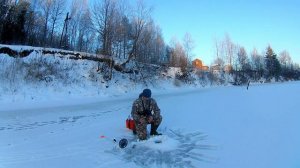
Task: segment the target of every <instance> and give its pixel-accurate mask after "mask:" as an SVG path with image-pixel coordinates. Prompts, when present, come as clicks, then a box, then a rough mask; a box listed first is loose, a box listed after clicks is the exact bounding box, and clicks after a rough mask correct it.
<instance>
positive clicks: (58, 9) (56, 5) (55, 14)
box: [50, 0, 66, 46]
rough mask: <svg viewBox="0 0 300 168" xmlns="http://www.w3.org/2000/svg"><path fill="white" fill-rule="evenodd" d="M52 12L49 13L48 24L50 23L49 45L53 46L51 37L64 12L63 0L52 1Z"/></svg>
mask: <svg viewBox="0 0 300 168" xmlns="http://www.w3.org/2000/svg"><path fill="white" fill-rule="evenodd" d="M52 5H53V7H52V11H51V12H50V23H51V33H50V44H51V46H54V45H53V35H54V30H55V28H56V27H57V22H59V21H60V20H61V18H62V16H63V12H64V11H65V7H66V6H65V5H66V1H65V0H53V2H52Z"/></svg>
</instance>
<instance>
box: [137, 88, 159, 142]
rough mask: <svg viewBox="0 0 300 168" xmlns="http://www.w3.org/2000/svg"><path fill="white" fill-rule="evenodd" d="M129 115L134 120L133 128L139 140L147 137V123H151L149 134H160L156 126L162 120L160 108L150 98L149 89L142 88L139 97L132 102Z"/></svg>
mask: <svg viewBox="0 0 300 168" xmlns="http://www.w3.org/2000/svg"><path fill="white" fill-rule="evenodd" d="M131 116H132V118H133V120H134V122H135V130H133V133H135V134H137V136H138V138H139V140H146V139H147V125H148V124H151V131H150V135H161V134H160V133H158V132H157V128H158V126H159V124H160V123H161V121H162V116H161V115H160V109H159V107H158V106H157V103H156V101H155V100H154V99H153V98H151V90H150V89H144V90H143V92H142V93H141V94H140V95H139V98H138V99H136V100H135V101H134V102H133V105H132V111H131Z"/></svg>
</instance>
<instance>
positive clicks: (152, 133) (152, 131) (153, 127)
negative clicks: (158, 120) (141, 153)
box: [150, 124, 162, 135]
mask: <svg viewBox="0 0 300 168" xmlns="http://www.w3.org/2000/svg"><path fill="white" fill-rule="evenodd" d="M157 128H158V125H157V126H156V125H154V124H151V131H150V135H162V134H161V133H158V132H157V131H156V130H157Z"/></svg>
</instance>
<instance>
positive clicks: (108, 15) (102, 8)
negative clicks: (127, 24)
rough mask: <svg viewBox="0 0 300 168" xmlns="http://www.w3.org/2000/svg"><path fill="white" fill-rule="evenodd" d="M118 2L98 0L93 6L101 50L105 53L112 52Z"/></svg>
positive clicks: (109, 53) (114, 0)
mask: <svg viewBox="0 0 300 168" xmlns="http://www.w3.org/2000/svg"><path fill="white" fill-rule="evenodd" d="M117 2H118V1H116V0H103V1H96V2H95V4H94V8H93V16H94V17H93V18H94V23H95V26H96V30H97V32H98V33H99V34H100V43H101V51H100V52H101V53H102V54H105V55H111V54H112V44H113V37H114V31H115V29H114V28H115V27H114V26H115V25H114V23H115V21H114V19H115V18H116V12H117Z"/></svg>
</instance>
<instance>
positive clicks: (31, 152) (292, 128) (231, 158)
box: [0, 82, 300, 168]
mask: <svg viewBox="0 0 300 168" xmlns="http://www.w3.org/2000/svg"><path fill="white" fill-rule="evenodd" d="M152 90H153V97H154V98H156V100H157V102H158V105H159V106H160V108H161V110H162V115H163V122H162V124H161V126H160V128H159V131H161V132H163V133H164V139H163V143H162V144H159V145H160V146H159V145H155V144H153V143H152V141H151V140H149V141H147V142H138V143H137V147H136V148H125V149H119V148H117V147H116V146H117V145H116V144H115V143H113V142H112V138H116V139H120V138H124V137H125V138H128V139H132V138H133V135H132V134H131V132H130V131H129V130H127V129H126V128H125V119H126V118H127V116H128V115H129V113H130V110H131V104H132V102H133V100H134V99H135V98H136V97H137V96H138V94H135V93H131V94H123V95H119V96H117V97H109V98H105V97H102V98H101V99H100V98H99V99H89V98H88V99H86V98H85V97H82V98H81V99H79V98H78V99H76V100H74V99H73V100H69V99H64V100H61V101H56V102H42V103H39V105H38V106H37V104H36V103H34V102H30V103H29V102H27V103H23V107H24V108H20V107H19V105H18V104H16V103H14V104H13V103H9V104H7V103H5V104H3V103H2V104H1V108H0V168H32V167H43V168H47V167H49V168H50V167H51V168H53V167H62V168H65V167H73V168H77V167H78V168H86V167H89V168H93V167H95V168H96V167H97V168H99V167H103V168H106V167H120V168H121V167H122V168H124V167H125V168H126V167H128V168H134V167H203V168H205V167H207V168H224V167H225V168H253V167H255V168H266V167H271V168H286V167H288V168H298V167H300V158H299V156H300V134H299V133H298V132H299V131H298V129H299V126H300V124H299V123H300V113H299V104H298V102H299V99H300V95H299V92H300V83H299V82H292V83H278V84H265V85H250V87H249V90H247V89H246V88H245V87H222V88H209V89H183V88H182V89H170V90H165V91H162V90H157V89H154V88H152ZM140 91H141V90H136V91H135V92H136V93H139V92H140ZM81 100H82V101H81ZM32 103H33V104H32ZM25 107H26V108H25ZM103 136H105V137H106V138H102V137H103Z"/></svg>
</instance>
